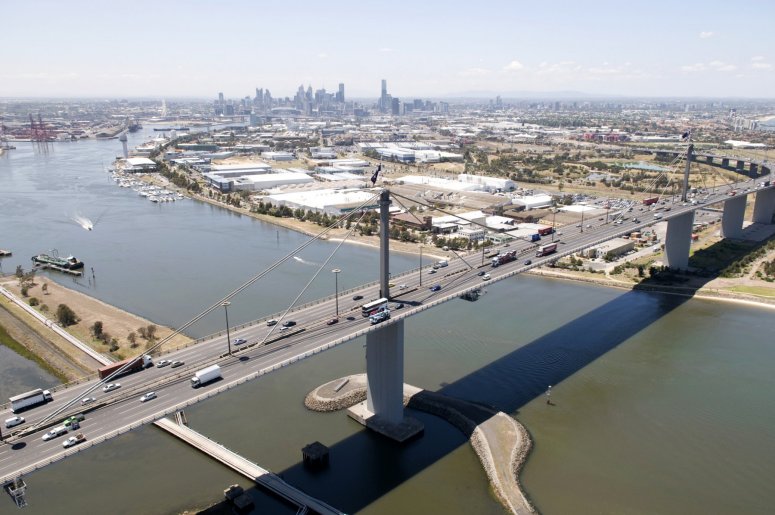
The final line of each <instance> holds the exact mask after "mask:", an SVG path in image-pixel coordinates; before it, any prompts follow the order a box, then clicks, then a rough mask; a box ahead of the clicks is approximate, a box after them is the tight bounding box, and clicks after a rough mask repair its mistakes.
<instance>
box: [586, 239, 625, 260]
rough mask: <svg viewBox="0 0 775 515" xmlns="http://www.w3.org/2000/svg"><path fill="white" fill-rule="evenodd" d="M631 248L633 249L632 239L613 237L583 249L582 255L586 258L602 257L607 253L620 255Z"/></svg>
mask: <svg viewBox="0 0 775 515" xmlns="http://www.w3.org/2000/svg"><path fill="white" fill-rule="evenodd" d="M633 249H635V240H634V239H629V240H625V239H624V238H614V239H613V240H609V241H606V242H605V243H601V244H600V245H598V246H596V247H591V248H588V249H585V250H584V255H585V256H586V257H588V258H604V257H605V256H606V255H607V254H610V255H612V256H621V255H622V254H626V253H627V252H629V251H631V250H633Z"/></svg>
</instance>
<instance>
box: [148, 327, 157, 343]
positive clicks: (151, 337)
mask: <svg viewBox="0 0 775 515" xmlns="http://www.w3.org/2000/svg"><path fill="white" fill-rule="evenodd" d="M157 329H158V327H156V326H155V325H154V324H148V327H146V328H145V333H146V334H147V335H148V339H149V340H150V341H153V340H155V339H156V330H157Z"/></svg>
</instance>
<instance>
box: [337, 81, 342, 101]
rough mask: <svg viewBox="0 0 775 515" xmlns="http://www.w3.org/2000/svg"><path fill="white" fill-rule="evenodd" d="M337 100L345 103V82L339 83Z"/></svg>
mask: <svg viewBox="0 0 775 515" xmlns="http://www.w3.org/2000/svg"><path fill="white" fill-rule="evenodd" d="M336 101H337V102H339V103H340V104H344V83H343V82H340V83H339V91H338V92H337V94H336Z"/></svg>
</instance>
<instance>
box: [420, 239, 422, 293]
mask: <svg viewBox="0 0 775 515" xmlns="http://www.w3.org/2000/svg"><path fill="white" fill-rule="evenodd" d="M420 286H422V245H420Z"/></svg>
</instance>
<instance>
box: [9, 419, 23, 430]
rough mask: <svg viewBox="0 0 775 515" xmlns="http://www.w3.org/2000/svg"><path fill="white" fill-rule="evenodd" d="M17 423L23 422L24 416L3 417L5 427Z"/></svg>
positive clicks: (16, 424)
mask: <svg viewBox="0 0 775 515" xmlns="http://www.w3.org/2000/svg"><path fill="white" fill-rule="evenodd" d="M19 424H24V417H11V418H7V419H5V427H7V428H11V427H14V426H18V425H19Z"/></svg>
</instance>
